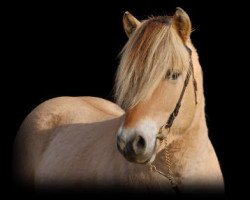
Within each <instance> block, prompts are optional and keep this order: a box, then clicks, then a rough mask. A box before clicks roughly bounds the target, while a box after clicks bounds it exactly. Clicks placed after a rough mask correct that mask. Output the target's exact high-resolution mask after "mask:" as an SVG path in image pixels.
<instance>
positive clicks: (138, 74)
mask: <svg viewBox="0 0 250 200" xmlns="http://www.w3.org/2000/svg"><path fill="white" fill-rule="evenodd" d="M171 20H172V18H171V17H167V16H162V17H153V18H150V19H148V20H146V21H144V22H143V23H142V24H141V26H140V27H139V28H138V29H137V30H135V31H134V33H133V34H132V35H131V37H130V38H129V40H128V42H127V44H126V45H125V47H124V48H123V50H122V52H121V55H122V57H121V62H120V65H119V67H118V71H117V75H116V81H115V98H116V103H117V104H118V105H120V106H121V107H122V108H123V109H124V110H127V109H129V108H131V107H134V106H135V105H136V104H137V103H138V102H140V101H141V100H143V99H145V98H148V97H150V96H151V95H152V93H153V91H154V90H155V89H156V87H157V86H158V85H159V83H160V81H162V80H163V79H164V77H165V76H166V74H167V71H168V70H169V69H175V70H178V71H180V72H182V71H183V70H184V71H186V70H187V68H188V64H189V60H188V59H189V57H188V52H187V50H186V48H185V46H184V44H183V41H182V39H181V38H180V37H179V35H178V33H177V31H176V29H175V28H174V26H172V25H171Z"/></svg>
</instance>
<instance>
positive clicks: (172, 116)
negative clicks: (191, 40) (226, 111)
mask: <svg viewBox="0 0 250 200" xmlns="http://www.w3.org/2000/svg"><path fill="white" fill-rule="evenodd" d="M185 47H186V49H187V51H188V53H189V69H188V72H187V75H186V78H185V81H184V85H183V88H182V91H181V94H180V97H179V99H178V101H177V103H176V105H175V108H174V110H173V112H172V113H171V114H170V116H169V117H168V120H167V122H166V123H165V124H164V125H163V126H161V128H160V129H159V132H158V134H157V136H156V138H157V139H159V140H160V141H163V140H164V139H165V146H166V147H165V157H166V163H167V174H165V173H163V172H161V171H160V170H158V169H157V168H156V166H155V165H153V164H152V163H150V164H149V166H150V169H151V170H152V171H155V172H157V173H159V174H160V175H162V176H164V177H166V178H167V179H168V180H169V182H170V184H171V187H172V189H173V190H174V191H175V192H176V193H177V194H180V193H181V192H180V189H179V187H178V185H177V183H176V181H175V179H174V176H173V172H172V170H171V167H170V166H171V162H170V157H169V153H168V150H167V139H166V137H167V135H164V134H163V133H162V131H163V129H168V133H169V132H170V128H171V127H172V125H173V123H174V120H175V118H176V117H177V116H178V113H179V110H180V107H181V102H182V99H183V96H184V94H185V91H186V88H187V86H188V83H189V80H190V76H191V75H192V76H193V86H194V95H195V105H196V104H197V103H198V102H197V93H196V92H197V82H196V80H195V77H194V67H193V61H192V50H191V49H190V48H189V47H188V46H187V45H185Z"/></svg>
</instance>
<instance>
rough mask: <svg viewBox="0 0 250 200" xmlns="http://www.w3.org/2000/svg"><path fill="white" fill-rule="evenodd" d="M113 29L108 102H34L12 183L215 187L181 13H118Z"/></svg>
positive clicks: (217, 175) (218, 181) (198, 76)
mask: <svg viewBox="0 0 250 200" xmlns="http://www.w3.org/2000/svg"><path fill="white" fill-rule="evenodd" d="M123 26H124V29H125V32H126V34H127V36H128V37H129V40H128V42H127V44H126V45H125V47H124V49H123V50H122V53H121V61H120V65H119V68H118V70H117V74H116V82H115V99H116V104H115V103H112V102H110V101H107V100H104V99H101V98H96V97H60V98H55V99H51V100H48V101H46V102H44V103H42V104H41V105H39V106H38V107H37V108H35V109H34V110H33V111H32V112H31V113H30V114H29V115H28V116H27V117H26V119H25V120H24V122H23V124H22V126H21V127H20V130H19V132H18V135H17V137H16V141H15V148H14V170H15V175H16V177H18V179H19V180H20V181H22V183H24V184H27V185H32V186H34V187H35V188H36V189H43V188H59V189H60V188H75V187H77V188H81V189H83V190H84V189H85V188H88V187H93V188H105V187H107V186H109V187H111V188H112V187H117V188H121V189H125V188H128V189H135V190H140V189H142V190H151V191H154V190H156V191H157V190H159V191H169V192H172V191H173V190H172V189H173V188H176V187H178V190H179V191H182V192H190V191H198V192H200V191H206V190H218V191H223V188H224V186H223V185H224V184H223V177H222V173H221V169H220V165H219V162H218V159H217V156H216V154H215V150H214V148H213V146H212V144H211V141H210V139H209V136H208V130H207V126H206V119H205V112H204V107H205V100H204V94H203V80H202V69H201V67H200V64H199V60H198V54H197V51H196V49H195V48H194V46H193V44H192V42H191V39H190V34H191V22H190V19H189V16H188V15H187V14H186V12H185V11H183V10H182V9H181V8H177V10H176V12H175V14H174V15H173V16H161V17H152V18H149V19H147V20H144V21H141V22H140V21H139V20H137V19H136V18H135V17H134V16H132V15H131V14H130V13H129V12H125V14H124V17H123Z"/></svg>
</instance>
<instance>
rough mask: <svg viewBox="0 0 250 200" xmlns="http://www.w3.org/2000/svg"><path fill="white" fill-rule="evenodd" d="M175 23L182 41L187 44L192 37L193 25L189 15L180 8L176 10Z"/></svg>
mask: <svg viewBox="0 0 250 200" xmlns="http://www.w3.org/2000/svg"><path fill="white" fill-rule="evenodd" d="M173 23H174V25H175V27H176V30H177V31H178V33H179V35H180V37H181V38H182V40H183V41H184V42H186V41H187V39H188V38H189V37H190V34H191V29H192V25H191V21H190V19H189V16H188V14H187V13H186V12H185V11H184V10H183V9H181V8H180V7H177V8H176V12H175V14H174V16H173Z"/></svg>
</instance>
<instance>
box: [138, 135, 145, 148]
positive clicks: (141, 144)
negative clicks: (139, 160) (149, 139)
mask: <svg viewBox="0 0 250 200" xmlns="http://www.w3.org/2000/svg"><path fill="white" fill-rule="evenodd" d="M145 146H146V142H145V140H144V139H143V137H142V136H140V135H139V136H138V141H137V147H138V148H141V149H144V148H145Z"/></svg>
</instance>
